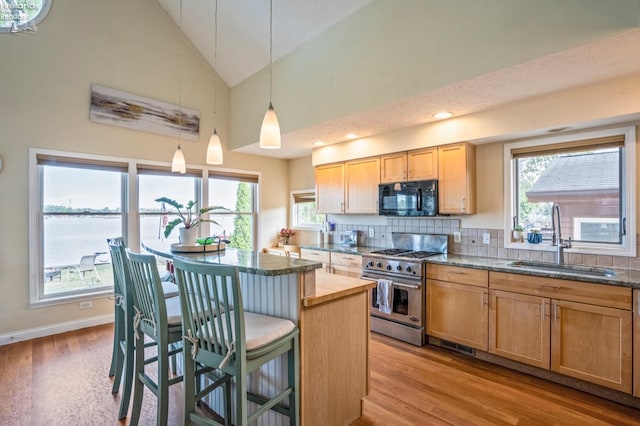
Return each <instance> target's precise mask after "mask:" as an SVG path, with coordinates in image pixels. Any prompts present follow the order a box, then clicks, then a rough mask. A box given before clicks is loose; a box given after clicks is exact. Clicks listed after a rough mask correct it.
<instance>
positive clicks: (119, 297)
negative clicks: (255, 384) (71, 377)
mask: <svg viewBox="0 0 640 426" xmlns="http://www.w3.org/2000/svg"><path fill="white" fill-rule="evenodd" d="M107 245H108V246H109V252H110V254H111V266H112V269H113V294H114V295H113V298H114V333H113V351H112V354H111V366H110V367H109V376H111V377H113V378H114V379H113V386H112V388H111V392H112V393H117V392H118V391H119V389H120V384H121V383H122V396H121V399H120V407H119V409H118V419H124V418H125V417H127V412H128V410H129V401H130V399H131V388H132V383H133V369H134V365H133V361H134V353H135V341H134V340H133V318H134V315H135V311H134V309H133V293H132V289H133V284H132V282H131V274H130V271H129V260H128V259H127V255H126V252H125V250H126V246H125V244H124V240H123V238H122V237H115V238H108V239H107ZM162 291H163V294H164V297H165V298H168V297H176V298H177V296H178V286H177V285H175V284H174V283H172V282H166V281H162ZM173 303H175V302H173ZM154 345H155V342H153V341H152V342H149V343H147V345H146V346H154ZM173 371H175V368H173Z"/></svg>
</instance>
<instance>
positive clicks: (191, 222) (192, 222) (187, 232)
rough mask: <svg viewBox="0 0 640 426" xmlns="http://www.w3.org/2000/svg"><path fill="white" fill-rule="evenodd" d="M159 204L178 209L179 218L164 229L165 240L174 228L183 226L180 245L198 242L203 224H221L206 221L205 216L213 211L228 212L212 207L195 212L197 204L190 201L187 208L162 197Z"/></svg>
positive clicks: (157, 200)
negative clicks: (199, 227) (200, 227)
mask: <svg viewBox="0 0 640 426" xmlns="http://www.w3.org/2000/svg"><path fill="white" fill-rule="evenodd" d="M155 201H156V202H158V203H163V204H168V205H170V206H171V207H173V208H175V209H176V212H177V214H178V217H177V218H175V219H173V220H172V221H171V222H168V223H167V224H166V225H165V228H164V236H165V238H166V237H168V236H169V235H170V234H171V231H173V228H175V227H176V226H178V225H180V224H182V225H183V226H182V228H179V229H180V244H193V243H195V241H196V237H197V231H198V226H200V224H201V223H202V222H209V223H214V224H216V225H218V226H220V224H219V223H218V222H216V221H215V220H212V219H205V218H204V216H203V215H204V214H205V213H208V212H211V211H228V210H227V209H226V208H224V207H219V206H211V207H204V208H201V209H200V210H197V211H196V210H195V209H194V208H195V206H196V202H195V201H189V202H188V203H187V205H186V206H184V205H182V204H180V203H178V202H177V201H176V200H172V199H171V198H167V197H160V198H156V199H155ZM183 209H186V213H183Z"/></svg>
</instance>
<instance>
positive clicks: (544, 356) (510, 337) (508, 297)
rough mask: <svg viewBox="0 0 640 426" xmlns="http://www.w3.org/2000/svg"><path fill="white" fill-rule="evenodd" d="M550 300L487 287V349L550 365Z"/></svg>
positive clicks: (518, 358)
mask: <svg viewBox="0 0 640 426" xmlns="http://www.w3.org/2000/svg"><path fill="white" fill-rule="evenodd" d="M549 305H550V300H549V299H548V298H546V297H538V296H529V295H526V294H518V293H511V292H506V291H499V290H489V352H490V353H492V354H495V355H498V356H501V357H504V358H509V359H512V360H514V361H519V362H523V363H525V364H529V365H533V366H536V367H540V368H544V369H549V367H550V357H551V350H550V343H551V336H550V333H551V329H550V323H551V322H550V316H549Z"/></svg>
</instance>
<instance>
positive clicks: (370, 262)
mask: <svg viewBox="0 0 640 426" xmlns="http://www.w3.org/2000/svg"><path fill="white" fill-rule="evenodd" d="M372 266H373V261H371V260H370V261H369V263H367V268H371V267H372Z"/></svg>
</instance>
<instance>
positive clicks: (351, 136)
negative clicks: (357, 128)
mask: <svg viewBox="0 0 640 426" xmlns="http://www.w3.org/2000/svg"><path fill="white" fill-rule="evenodd" d="M344 137H345V138H347V139H355V138H357V137H358V135H356V134H355V133H347V134H346V135H344Z"/></svg>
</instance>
